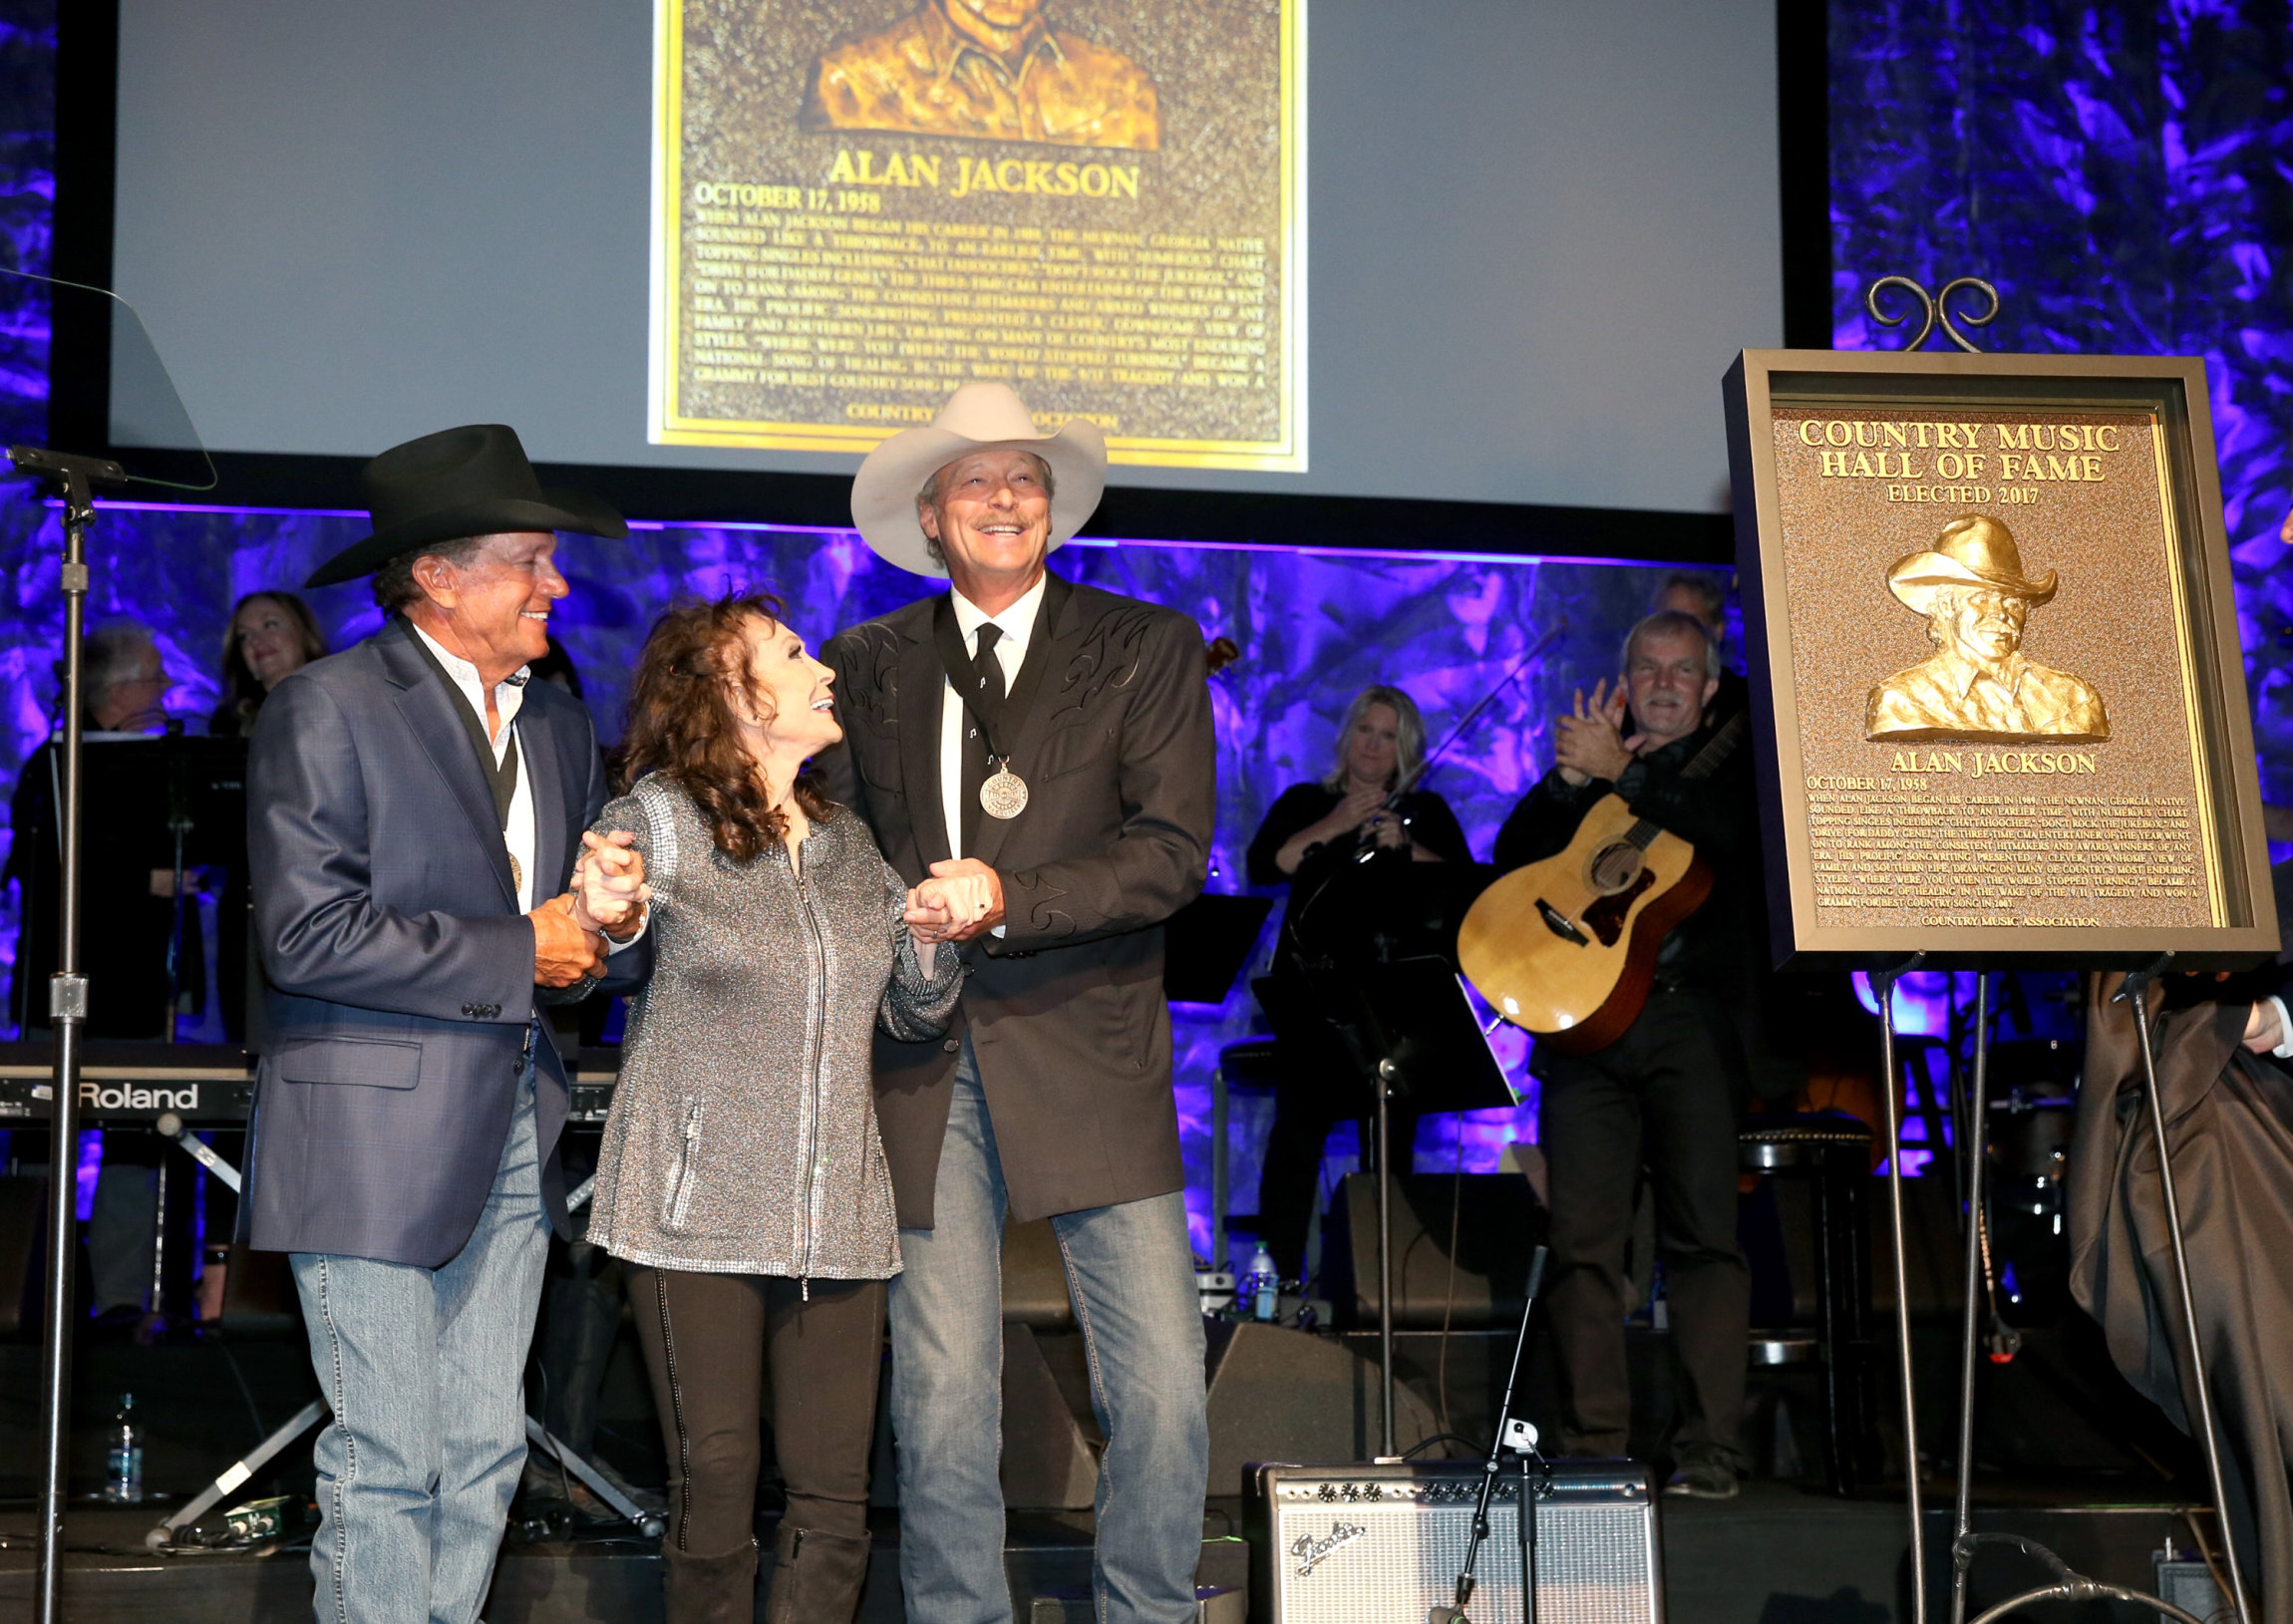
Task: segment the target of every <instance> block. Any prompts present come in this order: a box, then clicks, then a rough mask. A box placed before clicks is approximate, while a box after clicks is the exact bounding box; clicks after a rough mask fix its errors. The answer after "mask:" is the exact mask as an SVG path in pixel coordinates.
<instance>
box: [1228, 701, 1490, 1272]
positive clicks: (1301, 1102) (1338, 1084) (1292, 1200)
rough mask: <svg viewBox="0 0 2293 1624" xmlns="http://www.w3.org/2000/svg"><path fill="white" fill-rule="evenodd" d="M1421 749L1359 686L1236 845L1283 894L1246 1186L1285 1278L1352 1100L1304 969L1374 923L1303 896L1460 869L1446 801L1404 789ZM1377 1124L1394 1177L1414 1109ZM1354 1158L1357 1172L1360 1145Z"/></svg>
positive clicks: (1410, 720)
mask: <svg viewBox="0 0 2293 1624" xmlns="http://www.w3.org/2000/svg"><path fill="white" fill-rule="evenodd" d="M1425 750H1426V725H1425V718H1424V717H1422V716H1421V715H1419V714H1418V708H1417V704H1416V702H1415V701H1413V700H1412V699H1411V698H1410V696H1409V695H1407V694H1405V693H1403V692H1402V691H1401V690H1400V689H1399V688H1396V687H1394V686H1392V685H1391V684H1388V683H1372V684H1371V685H1370V686H1368V687H1367V688H1364V689H1363V690H1362V691H1361V692H1360V693H1358V694H1356V695H1355V696H1354V700H1353V703H1352V704H1351V705H1349V706H1347V707H1346V717H1345V720H1344V721H1343V722H1342V723H1340V724H1339V726H1338V737H1337V741H1336V748H1335V750H1334V751H1333V759H1332V762H1331V766H1330V772H1329V774H1328V776H1327V777H1325V778H1322V779H1319V780H1315V781H1312V782H1309V783H1305V784H1293V785H1292V786H1290V788H1289V789H1287V790H1285V791H1283V792H1282V794H1281V797H1280V799H1279V800H1277V801H1276V802H1275V803H1274V805H1273V807H1272V808H1271V809H1270V810H1269V811H1268V812H1267V813H1266V818H1265V821H1264V822H1262V823H1260V824H1259V825H1258V832H1257V834H1256V836H1255V837H1253V838H1252V839H1251V841H1250V850H1249V873H1250V883H1251V884H1253V885H1283V886H1287V887H1288V888H1289V893H1290V901H1289V906H1288V908H1287V909H1286V910H1285V912H1284V913H1283V916H1282V930H1281V936H1280V939H1279V942H1278V945H1277V947H1276V949H1275V954H1274V964H1273V968H1272V971H1271V973H1270V978H1271V980H1272V983H1273V985H1272V986H1271V987H1270V988H1269V989H1268V993H1269V995H1270V996H1269V998H1268V1001H1267V1002H1268V1007H1267V1010H1266V1014H1267V1016H1268V1018H1269V1020H1270V1021H1271V1022H1272V1024H1273V1027H1274V1033H1275V1036H1276V1037H1277V1038H1278V1039H1279V1040H1280V1057H1281V1073H1280V1081H1279V1082H1278V1083H1277V1084H1276V1086H1275V1095H1274V1127H1273V1132H1272V1134H1271V1136H1270V1137H1268V1139H1267V1141H1266V1160H1265V1170H1264V1172H1263V1174H1262V1175H1261V1177H1260V1179H1259V1184H1258V1234H1259V1238H1260V1239H1261V1240H1263V1241H1264V1242H1265V1244H1266V1249H1267V1250H1268V1251H1269V1252H1271V1253H1272V1254H1273V1256H1274V1262H1275V1264H1276V1266H1277V1267H1278V1268H1279V1269H1280V1270H1281V1272H1282V1275H1283V1277H1284V1278H1285V1279H1297V1278H1300V1277H1301V1275H1302V1273H1303V1270H1304V1266H1305V1250H1306V1230H1307V1228H1308V1226H1309V1224H1310V1223H1311V1221H1312V1217H1313V1212H1314V1207H1315V1205H1316V1203H1317V1200H1318V1186H1319V1183H1320V1177H1321V1167H1322V1146H1323V1143H1324V1141H1325V1140H1327V1139H1328V1137H1329V1136H1330V1130H1331V1129H1332V1128H1334V1127H1336V1126H1337V1125H1338V1124H1339V1123H1341V1122H1345V1121H1347V1120H1348V1119H1349V1118H1354V1117H1357V1116H1359V1115H1360V1113H1361V1097H1362V1093H1363V1090H1362V1088H1361V1086H1360V1085H1359V1084H1358V1082H1357V1081H1356V1080H1355V1078H1354V1076H1353V1062H1352V1060H1351V1058H1350V1057H1349V1056H1348V1054H1347V1052H1346V1050H1345V1048H1344V1046H1343V1045H1342V1044H1341V1043H1340V1042H1339V1041H1338V1038H1337V1035H1336V1034H1335V1032H1333V1031H1332V1030H1331V1029H1330V1024H1329V1020H1328V1017H1327V1013H1326V1012H1325V1010H1324V1007H1323V1004H1322V1001H1321V999H1320V997H1319V996H1318V995H1317V992H1316V989H1315V987H1314V985H1313V984H1312V981H1311V979H1310V977H1309V975H1308V973H1307V970H1306V965H1307V963H1308V962H1309V961H1318V960H1329V959H1335V960H1338V961H1341V962H1350V960H1351V958H1352V957H1353V955H1354V953H1355V952H1356V951H1357V950H1358V946H1359V944H1358V940H1357V938H1358V937H1359V936H1360V934H1361V933H1362V931H1363V928H1364V926H1365V925H1367V926H1369V927H1370V928H1374V927H1375V924H1376V921H1374V920H1365V919H1363V918H1362V917H1361V911H1360V909H1359V908H1358V907H1355V906H1352V905H1349V904H1347V903H1346V902H1343V901H1339V902H1336V903H1334V904H1332V905H1330V906H1329V907H1328V908H1327V910H1326V911H1316V901H1317V899H1318V898H1320V897H1321V895H1322V892H1323V890H1324V888H1325V887H1326V886H1329V885H1330V884H1331V882H1332V881H1333V880H1335V879H1337V878H1339V877H1340V876H1341V875H1343V874H1344V872H1345V871H1346V870H1347V869H1348V868H1350V867H1352V866H1353V865H1354V864H1356V863H1357V862H1360V861H1362V860H1364V859H1373V860H1375V861H1379V862H1385V863H1396V862H1454V863H1470V862H1472V861H1473V850H1472V847H1471V846H1469V845H1468V844H1467V842H1466V837H1465V830H1464V829H1463V828H1461V827H1459V826H1458V820H1457V814H1456V813H1455V812H1451V811H1450V808H1449V803H1448V802H1446V801H1444V800H1442V798H1441V797H1440V796H1438V795H1436V794H1435V793H1434V792H1432V791H1431V790H1420V789H1418V788H1416V785H1417V780H1418V775H1419V774H1420V773H1422V772H1423V771H1424V770H1425ZM1339 932H1342V933H1343V936H1342V937H1341V936H1340V935H1338V934H1337V933H1339ZM1390 1127H1391V1132H1392V1135H1393V1150H1394V1159H1395V1161H1397V1162H1399V1163H1400V1164H1401V1168H1402V1170H1403V1171H1405V1172H1406V1171H1407V1170H1408V1169H1409V1164H1410V1145H1411V1142H1412V1141H1413V1140H1414V1139H1415V1138H1416V1137H1417V1114H1416V1113H1415V1112H1414V1111H1410V1110H1407V1109H1406V1108H1397V1109H1395V1110H1393V1111H1392V1113H1391V1120H1390ZM1362 1159H1363V1163H1364V1165H1365V1166H1366V1165H1367V1164H1368V1162H1369V1160H1370V1155H1369V1153H1368V1148H1367V1145H1366V1143H1365V1146H1364V1154H1363V1157H1362ZM1221 1261H1223V1260H1221Z"/></svg>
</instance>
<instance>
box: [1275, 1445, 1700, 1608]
mask: <svg viewBox="0 0 2293 1624" xmlns="http://www.w3.org/2000/svg"><path fill="white" fill-rule="evenodd" d="M1480 1474H1481V1463H1480V1462H1477V1461H1435V1462H1423V1463H1417V1464H1408V1463H1394V1464H1390V1465H1362V1464H1354V1465H1331V1466H1300V1465H1264V1466H1260V1467H1259V1468H1258V1469H1257V1471H1256V1472H1255V1473H1254V1474H1253V1476H1252V1479H1251V1495H1250V1502H1249V1504H1248V1506H1247V1507H1246V1511H1245V1519H1246V1526H1247V1529H1248V1533H1249V1538H1250V1563H1251V1581H1250V1617H1251V1619H1252V1620H1253V1624H1415V1621H1416V1620H1418V1619H1422V1618H1424V1617H1425V1616H1426V1614H1427V1612H1428V1611H1429V1610H1430V1609H1432V1608H1434V1607H1446V1606H1448V1605H1449V1604H1450V1603H1451V1602H1452V1601H1454V1600H1455V1599H1456V1587H1457V1575H1458V1570H1459V1569H1460V1568H1461V1567H1463V1566H1464V1565H1465V1555H1466V1546H1467V1545H1468V1543H1470V1542H1471V1540H1472V1538H1473V1507H1474V1492H1475V1490H1476V1489H1477V1488H1478V1486H1479V1479H1480ZM1517 1481H1518V1480H1517V1478H1515V1477H1513V1476H1512V1475H1511V1473H1510V1471H1509V1470H1508V1471H1507V1474H1506V1476H1505V1477H1504V1478H1503V1479H1502V1480H1500V1483H1499V1491H1498V1494H1497V1496H1496V1497H1495V1498H1494V1499H1493V1500H1492V1501H1491V1504H1490V1508H1489V1537H1488V1539H1487V1541H1486V1542H1485V1543H1483V1544H1482V1546H1481V1548H1480V1556H1479V1559H1478V1560H1477V1561H1476V1562H1475V1563H1474V1576H1475V1578H1476V1580H1477V1581H1478V1582H1477V1583H1476V1585H1475V1587H1474V1595H1473V1605H1472V1607H1471V1608H1470V1613H1471V1616H1472V1617H1474V1618H1475V1619H1499V1620H1502V1619H1517V1618H1519V1617H1520V1616H1521V1605H1520V1601H1521V1596H1520V1583H1521V1577H1520V1576H1521V1562H1520V1545H1519V1524H1518V1521H1517V1512H1518V1509H1519V1503H1518V1502H1519V1496H1518V1490H1517ZM1663 1617H1664V1565H1663V1558H1662V1555H1661V1547H1660V1544H1659V1539H1658V1533H1657V1519H1656V1507H1655V1504H1654V1502H1653V1500H1652V1497H1651V1495H1650V1491H1649V1483H1648V1474H1647V1472H1646V1471H1645V1470H1644V1469H1643V1468H1642V1467H1641V1466H1640V1465H1639V1464H1638V1463H1637V1462H1631V1461H1571V1462H1566V1463H1565V1464H1560V1465H1555V1466H1554V1467H1552V1493H1551V1494H1550V1496H1549V1497H1546V1498H1544V1499H1542V1500H1540V1501H1539V1502H1538V1505H1537V1520H1536V1619H1537V1624H1661V1621H1662V1619H1663Z"/></svg>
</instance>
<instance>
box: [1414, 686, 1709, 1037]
mask: <svg viewBox="0 0 2293 1624" xmlns="http://www.w3.org/2000/svg"><path fill="white" fill-rule="evenodd" d="M1749 726H1750V723H1749V720H1748V718H1747V716H1746V715H1745V713H1742V712H1739V713H1737V715H1736V716H1734V717H1733V718H1731V719H1730V720H1729V722H1728V724H1727V725H1726V726H1725V727H1723V728H1722V729H1721V730H1720V731H1719V732H1718V733H1716V734H1714V735H1713V736H1712V738H1711V740H1710V742H1709V743H1707V744H1706V745H1705V746H1704V748H1703V749H1702V750H1700V751H1698V752H1697V753H1696V757H1695V759H1694V760H1693V761H1691V762H1690V763H1689V764H1688V765H1687V766H1686V767H1685V768H1683V769H1681V772H1680V776H1681V778H1682V779H1705V778H1709V777H1711V776H1712V774H1713V773H1715V772H1717V771H1718V770H1719V767H1720V764H1721V763H1722V762H1724V761H1726V760H1727V759H1728V757H1729V755H1730V753H1731V752H1733V751H1734V750H1735V749H1736V747H1737V745H1738V744H1740V743H1741V742H1742V740H1743V738H1744V735H1745V732H1746V731H1747V729H1748V728H1749ZM1711 894H1712V870H1711V867H1710V866H1709V865H1708V864H1707V863H1706V862H1705V861H1704V859H1703V858H1702V857H1699V856H1698V855H1697V854H1696V848H1695V847H1694V846H1693V845H1691V844H1689V842H1688V841H1686V840H1683V839H1682V838H1681V837H1680V836H1679V835H1677V834H1673V833H1669V832H1667V831H1666V830H1664V829H1661V828H1658V827H1657V826H1656V825H1655V824H1654V823H1652V822H1650V821H1649V820H1648V819H1647V818H1645V817H1635V816H1634V815H1633V813H1632V809H1631V808H1629V807H1627V806H1626V805H1625V804H1624V800H1623V798H1622V797H1620V796H1615V795H1606V796H1602V797H1601V798H1600V799H1599V800H1598V801H1596V802H1594V803H1593V804H1592V806H1591V808H1590V809H1589V810H1588V811H1587V812H1585V814H1584V817H1583V820H1582V821H1581V822H1579V823H1578V824H1577V825H1576V833H1575V834H1574V835H1573V836H1572V837H1571V838H1570V839H1569V842H1568V846H1567V848H1566V849H1565V850H1562V851H1560V852H1558V853H1556V854H1554V855H1552V856H1549V857H1546V858H1544V859H1543V860H1542V861H1539V862H1532V863H1530V864H1528V865H1527V866H1526V867H1524V868H1516V869H1514V870H1513V871H1512V872H1511V873H1509V874H1506V875H1504V876H1503V877H1502V878H1500V879H1498V880H1497V881H1496V883H1495V884H1493V885H1491V886H1489V888H1488V889H1487V890H1485V891H1483V892H1481V893H1480V896H1479V897H1478V898H1477V899H1476V900H1475V901H1474V905H1473V906H1472V908H1471V909H1469V910H1468V911H1467V913H1466V916H1465V923H1464V925H1463V927H1462V928H1461V929H1460V930H1459V932H1458V963H1459V965H1460V967H1461V968H1463V969H1464V971H1465V975H1466V979H1467V980H1468V981H1470V982H1472V983H1473V984H1474V989H1475V990H1476V991H1477V992H1479V994H1480V995H1481V997H1483V998H1485V999H1487V1000H1488V1002H1489V1004H1490V1006H1491V1007H1492V1008H1493V1009H1495V1011H1496V1012H1497V1014H1499V1015H1500V1016H1502V1017H1503V1018H1504V1019H1505V1020H1507V1021H1510V1022H1511V1023H1512V1024H1513V1025H1514V1026H1517V1027H1522V1028H1525V1029H1526V1030H1527V1031H1528V1032H1530V1033H1532V1034H1534V1036H1535V1038H1536V1041H1537V1042H1538V1043H1545V1044H1550V1045H1551V1046H1552V1047H1553V1048H1555V1049H1557V1050H1560V1051H1561V1052H1562V1053H1564V1054H1570V1055H1585V1054H1590V1053H1592V1052H1593V1051H1594V1050H1597V1049H1605V1048H1607V1047H1608V1046H1609V1045H1610V1044H1612V1043H1614V1042H1615V1041H1616V1040H1617V1039H1618V1038H1620V1037H1622V1036H1623V1035H1624V1029H1625V1028H1626V1027H1628V1026H1630V1025H1631V1024H1632V1022H1633V1019H1634V1017H1636V1016H1638V1015H1639V1013H1640V1009H1641V1006H1642V1005H1643V1004H1645V1003H1647V1001H1648V988H1649V984H1650V982H1651V981H1652V980H1653V979H1654V977H1655V974H1656V952H1657V949H1658V948H1659V947H1661V946H1662V945H1663V943H1664V937H1665V933H1666V932H1667V931H1669V930H1671V929H1672V927H1673V926H1675V925H1677V924H1679V923H1680V921H1681V920H1683V919H1685V918H1687V917H1688V916H1689V915H1690V914H1692V913H1694V912H1695V911H1696V910H1697V909H1698V908H1699V907H1702V906H1703V905H1704V899H1705V898H1706V897H1708V896H1710V895H1711Z"/></svg>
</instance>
